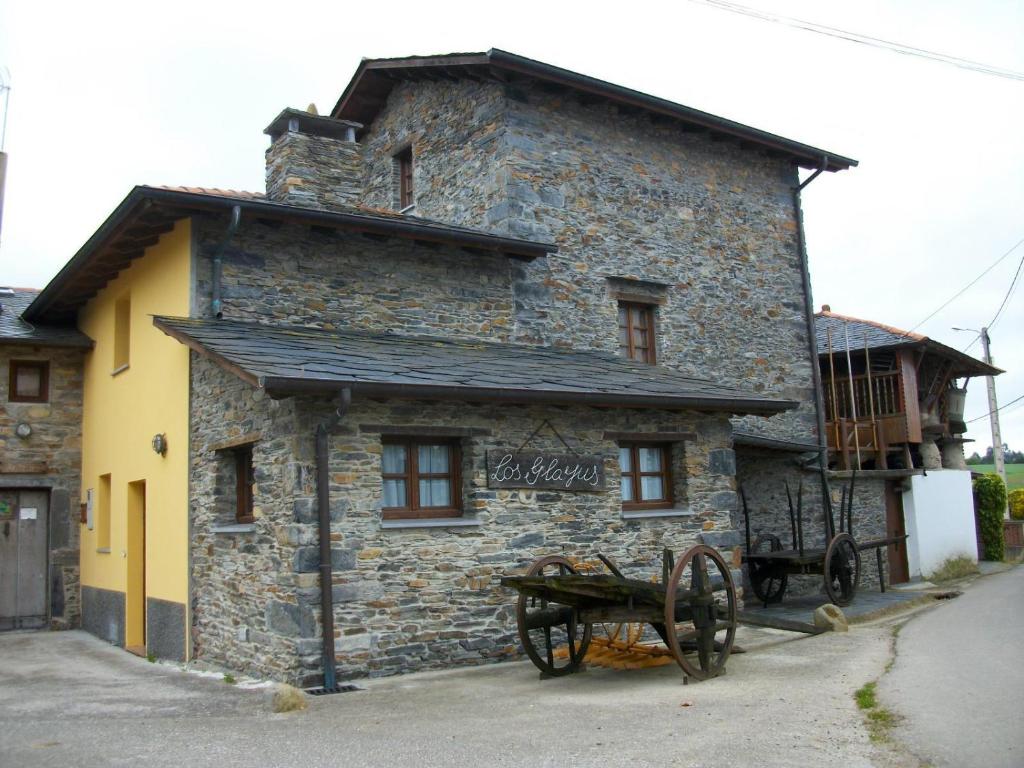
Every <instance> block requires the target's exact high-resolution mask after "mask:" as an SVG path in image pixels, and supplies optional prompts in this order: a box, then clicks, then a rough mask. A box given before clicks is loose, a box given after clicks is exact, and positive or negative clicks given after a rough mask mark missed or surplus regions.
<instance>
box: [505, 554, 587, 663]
mask: <svg viewBox="0 0 1024 768" xmlns="http://www.w3.org/2000/svg"><path fill="white" fill-rule="evenodd" d="M570 573H576V569H575V568H574V567H573V565H572V563H570V562H569V561H568V560H566V559H565V558H564V557H562V556H561V555H548V556H547V557H542V558H540V559H538V560H534V561H533V563H532V564H531V565H530V568H529V570H528V571H527V572H526V575H527V576H565V575H567V574H570ZM516 623H517V625H518V627H519V640H520V641H521V642H522V644H523V650H524V651H526V655H527V656H529V657H530V661H532V662H533V664H534V666H535V667H537V669H539V670H540V671H541V674H542V675H549V676H551V677H559V676H561V675H568V674H571V673H572V672H576V671H577V670H579V668H580V664H581V663H582V661H583V657H584V655H586V653H587V646H588V645H590V636H591V633H592V631H593V625H592V624H581V623H580V622H579V621H577V615H576V610H575V609H574V608H572V607H570V606H568V605H560V604H559V603H549V602H548V601H547V600H545V599H543V598H539V597H527V596H526V595H523V594H520V595H519V601H518V602H517V603H516ZM561 646H565V648H566V650H567V652H562V653H558V654H556V653H555V650H556V648H560V647H561Z"/></svg>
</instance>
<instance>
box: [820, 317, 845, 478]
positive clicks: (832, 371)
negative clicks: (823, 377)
mask: <svg viewBox="0 0 1024 768" xmlns="http://www.w3.org/2000/svg"><path fill="white" fill-rule="evenodd" d="M825 338H826V339H828V371H829V379H828V381H829V384H830V385H831V388H832V431H833V432H834V433H835V436H836V448H839V445H840V443H839V431H840V430H839V397H838V395H837V393H836V364H835V361H834V360H833V359H832V329H831V328H826V329H825ZM846 460H847V458H846V456H845V444H844V456H843V469H846V468H847V466H846Z"/></svg>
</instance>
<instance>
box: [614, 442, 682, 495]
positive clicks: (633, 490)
mask: <svg viewBox="0 0 1024 768" xmlns="http://www.w3.org/2000/svg"><path fill="white" fill-rule="evenodd" d="M671 455H672V454H671V451H670V450H669V446H668V445H667V444H665V443H622V444H621V445H620V446H619V469H620V470H621V471H622V508H623V509H645V508H646V509H653V508H656V507H665V506H670V505H671V504H672V473H671V472H670V471H669V465H670V463H671Z"/></svg>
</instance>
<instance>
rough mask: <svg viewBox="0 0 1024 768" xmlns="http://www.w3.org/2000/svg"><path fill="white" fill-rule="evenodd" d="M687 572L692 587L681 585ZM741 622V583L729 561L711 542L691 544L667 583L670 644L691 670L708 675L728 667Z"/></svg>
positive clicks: (696, 674) (666, 631)
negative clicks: (735, 581) (736, 582)
mask: <svg viewBox="0 0 1024 768" xmlns="http://www.w3.org/2000/svg"><path fill="white" fill-rule="evenodd" d="M684 574H688V575H689V581H690V584H689V588H688V589H687V588H686V587H685V586H683V587H681V582H682V581H683V577H684ZM736 625H737V616H736V587H735V586H734V585H733V581H732V573H731V572H730V571H729V566H728V565H727V564H726V562H725V560H724V559H723V558H722V556H721V555H720V554H718V552H716V551H715V550H714V549H712V548H711V547H708V546H705V545H703V544H699V545H697V546H695V547H692V548H690V549H689V550H687V552H686V554H684V555H683V556H682V557H681V558H680V559H679V560H678V561H677V562H676V564H675V567H674V568H673V569H672V574H671V576H670V577H669V580H668V583H667V584H666V585H665V626H664V634H663V638H664V640H665V644H666V645H667V646H668V648H669V650H670V651H672V655H673V656H674V657H675V659H676V662H677V663H678V664H679V666H680V667H682V669H683V671H684V672H685V673H686V674H687V675H688V676H690V677H692V678H693V679H695V680H706V679H707V678H709V677H716V676H718V675H720V674H722V673H724V672H725V662H726V660H727V659H728V658H729V654H730V653H731V652H732V644H733V641H734V640H735V639H736ZM693 654H696V658H695V659H694V658H693ZM695 662H696V663H695Z"/></svg>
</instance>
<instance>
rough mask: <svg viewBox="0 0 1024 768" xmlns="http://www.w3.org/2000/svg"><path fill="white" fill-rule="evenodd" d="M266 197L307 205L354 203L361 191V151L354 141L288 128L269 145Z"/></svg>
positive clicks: (276, 201) (325, 207) (343, 205)
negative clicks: (288, 129) (289, 129)
mask: <svg viewBox="0 0 1024 768" xmlns="http://www.w3.org/2000/svg"><path fill="white" fill-rule="evenodd" d="M266 159H267V198H268V199H269V200H272V201H274V202H275V203H287V204H288V205H301V206H304V207H306V208H322V209H327V210H330V209H337V208H340V207H346V206H348V207H351V206H352V205H354V204H355V203H357V202H358V201H359V198H360V196H361V194H362V183H363V167H362V151H361V148H360V146H359V145H358V144H356V143H355V142H354V141H344V140H342V139H335V138H331V137H329V136H315V135H312V134H309V133H299V132H296V131H288V132H285V133H283V134H281V135H280V136H279V137H278V138H277V139H275V140H274V142H273V143H272V144H271V145H270V147H269V148H268V149H267V153H266Z"/></svg>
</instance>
